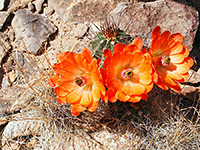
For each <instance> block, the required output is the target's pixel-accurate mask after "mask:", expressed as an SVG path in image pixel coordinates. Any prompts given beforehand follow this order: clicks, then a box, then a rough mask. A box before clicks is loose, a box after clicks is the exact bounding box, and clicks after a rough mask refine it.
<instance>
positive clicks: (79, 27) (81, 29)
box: [74, 23, 89, 39]
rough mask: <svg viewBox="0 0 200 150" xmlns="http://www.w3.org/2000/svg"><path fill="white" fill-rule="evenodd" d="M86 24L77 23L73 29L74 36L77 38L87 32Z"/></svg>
mask: <svg viewBox="0 0 200 150" xmlns="http://www.w3.org/2000/svg"><path fill="white" fill-rule="evenodd" d="M88 29H89V28H88V26H87V25H85V24H84V23H80V24H78V25H77V27H76V28H75V29H74V36H75V37H76V38H77V39H82V38H83V37H84V36H85V34H86V33H87V31H88Z"/></svg>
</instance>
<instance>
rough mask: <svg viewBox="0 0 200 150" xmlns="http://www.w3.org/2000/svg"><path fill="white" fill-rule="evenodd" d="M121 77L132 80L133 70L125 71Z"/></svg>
mask: <svg viewBox="0 0 200 150" xmlns="http://www.w3.org/2000/svg"><path fill="white" fill-rule="evenodd" d="M121 75H122V77H123V78H125V79H130V78H131V77H132V76H133V71H132V69H130V68H129V69H126V70H123V71H122V73H121Z"/></svg>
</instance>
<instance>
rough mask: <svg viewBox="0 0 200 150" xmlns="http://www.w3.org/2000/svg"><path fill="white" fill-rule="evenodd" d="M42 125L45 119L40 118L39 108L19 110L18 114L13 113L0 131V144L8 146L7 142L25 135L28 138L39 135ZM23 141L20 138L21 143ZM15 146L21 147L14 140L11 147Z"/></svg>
mask: <svg viewBox="0 0 200 150" xmlns="http://www.w3.org/2000/svg"><path fill="white" fill-rule="evenodd" d="M44 126H45V121H44V120H42V112H40V111H39V110H37V109H34V110H30V111H28V112H21V113H20V114H19V115H15V116H14V117H13V118H12V119H11V121H10V122H9V123H8V124H7V125H6V127H5V129H4V131H3V133H2V137H3V138H2V140H1V146H2V147H4V148H5V147H6V146H8V145H7V143H9V142H11V143H12V142H13V141H15V140H16V141H18V140H19V138H21V137H27V139H28V140H29V139H31V137H33V136H39V135H40V134H41V132H42V129H43V127H44ZM25 139H26V138H25ZM6 141H7V142H6ZM23 142H24V143H26V142H25V141H23V138H22V139H21V143H23ZM32 142H33V141H32ZM32 142H31V143H32ZM32 144H33V143H32ZM16 146H20V147H21V146H22V145H21V144H17V143H16V142H15V143H13V145H12V147H16ZM4 148H3V149H4ZM19 149H21V148H19Z"/></svg>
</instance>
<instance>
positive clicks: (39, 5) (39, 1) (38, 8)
mask: <svg viewBox="0 0 200 150" xmlns="http://www.w3.org/2000/svg"><path fill="white" fill-rule="evenodd" d="M33 3H34V4H35V8H36V12H37V13H42V7H43V6H42V5H43V3H44V0H36V1H35V2H33Z"/></svg>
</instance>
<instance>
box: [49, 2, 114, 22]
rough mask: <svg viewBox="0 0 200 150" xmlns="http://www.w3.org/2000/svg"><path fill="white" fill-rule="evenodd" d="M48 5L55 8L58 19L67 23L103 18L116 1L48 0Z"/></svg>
mask: <svg viewBox="0 0 200 150" xmlns="http://www.w3.org/2000/svg"><path fill="white" fill-rule="evenodd" d="M48 5H49V7H51V8H53V9H54V10H55V12H56V14H57V17H58V20H59V21H62V22H63V23H68V22H83V21H88V20H92V21H99V20H104V19H105V16H106V15H107V14H108V13H109V11H110V10H111V9H113V8H114V7H115V6H116V3H115V2H114V1H108V0H106V1H99V0H82V1H77V2H74V1H73V0H68V1H66V0H59V1H57V0H49V1H48Z"/></svg>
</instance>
